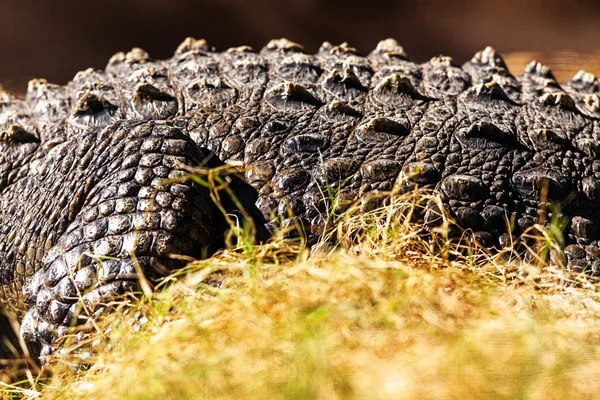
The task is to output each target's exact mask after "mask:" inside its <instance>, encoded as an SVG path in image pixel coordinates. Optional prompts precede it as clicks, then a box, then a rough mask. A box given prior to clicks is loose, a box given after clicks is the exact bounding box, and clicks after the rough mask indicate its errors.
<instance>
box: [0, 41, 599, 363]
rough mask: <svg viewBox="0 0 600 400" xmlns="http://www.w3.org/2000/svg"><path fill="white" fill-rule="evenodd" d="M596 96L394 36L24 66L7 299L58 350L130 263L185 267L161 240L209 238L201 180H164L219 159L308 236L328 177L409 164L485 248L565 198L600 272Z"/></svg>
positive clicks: (8, 169) (577, 81) (571, 246)
mask: <svg viewBox="0 0 600 400" xmlns="http://www.w3.org/2000/svg"><path fill="white" fill-rule="evenodd" d="M599 95H600V88H599V85H598V81H597V80H596V78H595V77H594V76H593V75H590V74H587V73H584V72H581V73H579V74H577V75H576V76H575V77H574V78H573V79H572V80H571V81H569V83H567V84H566V85H563V86H561V85H559V84H558V83H557V82H556V80H555V79H554V77H553V76H552V73H551V72H550V71H549V70H548V68H546V67H545V66H543V65H541V64H539V63H536V62H532V63H531V64H529V65H528V67H527V68H526V71H525V73H524V74H523V75H521V76H514V75H512V74H511V73H510V72H509V71H508V69H507V68H506V65H505V64H504V61H503V60H502V58H501V57H500V55H499V54H497V53H496V52H495V51H494V50H493V49H491V48H486V49H485V50H483V51H481V52H479V53H477V54H476V55H475V56H474V57H473V59H472V60H471V61H469V62H467V63H466V64H465V65H463V66H462V67H461V66H459V65H457V64H455V63H454V62H453V60H452V59H451V58H449V57H442V56H440V57H434V58H433V59H431V60H430V61H429V62H427V63H424V64H420V65H419V64H416V63H414V62H412V61H410V60H409V58H408V57H407V56H406V54H405V53H404V51H403V49H402V47H400V46H399V45H398V44H397V43H396V42H395V41H394V40H391V39H388V40H385V41H382V42H380V43H379V45H378V46H377V48H376V49H375V50H374V51H373V52H371V53H370V54H369V55H368V56H366V57H363V56H361V55H360V54H359V53H358V52H357V51H356V49H353V48H351V47H349V46H348V45H346V44H342V45H339V46H332V45H331V44H329V43H325V44H323V46H322V47H321V49H320V50H319V52H318V53H317V54H307V53H305V52H304V51H303V49H302V47H301V46H300V45H298V44H296V43H292V42H290V41H288V40H285V39H281V40H274V41H272V42H270V43H269V44H268V45H267V46H266V47H265V48H264V49H262V50H261V51H260V52H258V53H255V52H253V51H252V50H251V49H250V48H248V47H238V48H232V49H229V50H227V51H225V52H221V53H219V52H215V51H214V50H213V49H211V48H210V47H209V46H208V45H207V44H206V43H205V42H204V41H202V40H193V39H186V41H184V42H183V43H182V44H181V46H180V47H179V48H178V49H177V51H176V53H175V55H174V56H173V57H172V58H171V59H168V60H164V61H159V60H154V59H152V58H150V57H149V56H148V54H147V53H145V52H144V51H143V50H140V49H133V50H132V51H130V52H129V53H127V54H124V53H119V54H116V55H115V56H113V57H112V58H111V60H110V61H109V63H108V65H107V67H106V69H105V70H104V71H94V70H91V69H88V70H86V71H82V72H80V73H78V74H77V75H76V77H75V78H74V79H73V81H72V82H70V83H69V84H67V85H66V86H57V85H52V84H49V83H47V82H45V81H44V80H35V81H32V82H31V83H30V86H29V89H28V93H27V98H26V99H25V100H21V99H17V98H15V97H13V96H11V95H10V94H9V93H1V94H0V131H1V132H2V133H1V134H0V147H1V148H2V151H0V220H1V221H2V224H1V225H0V284H1V286H2V288H1V291H0V300H1V301H2V304H3V305H4V307H5V309H7V310H9V311H11V312H12V313H15V314H16V315H18V316H20V317H22V318H23V323H22V335H23V337H24V338H25V339H26V340H28V341H32V342H36V343H39V344H41V345H42V347H43V350H42V354H47V353H49V352H51V351H53V343H54V341H55V339H56V338H57V337H59V336H61V335H62V334H64V333H65V332H67V330H68V328H67V327H68V326H70V325H72V321H73V318H75V317H76V314H77V310H78V308H79V307H80V306H81V305H85V306H86V307H88V308H92V309H93V308H94V306H95V305H97V304H99V303H102V302H103V301H106V300H108V299H110V298H111V297H113V296H114V295H116V294H119V293H123V292H125V291H128V290H131V289H133V288H134V287H135V285H136V276H137V274H136V269H135V262H138V263H139V265H140V267H141V269H142V271H143V272H144V273H145V274H146V275H147V276H149V277H155V276H162V275H164V274H166V273H168V271H170V270H172V269H173V268H177V267H178V266H180V265H181V261H179V260H177V259H173V258H172V257H171V254H179V255H184V256H188V257H200V256H202V255H203V254H206V253H207V252H210V251H211V250H214V249H215V248H216V247H218V243H219V241H220V240H222V233H223V230H224V229H225V228H224V222H223V220H222V218H221V212H220V211H219V210H218V209H217V207H216V206H215V205H214V204H213V202H212V200H211V198H210V196H209V193H208V190H207V189H206V188H204V187H202V186H200V185H198V184H196V183H194V182H192V181H189V180H181V181H178V182H173V180H174V179H175V180H176V179H177V178H180V177H181V176H182V175H185V174H186V173H187V172H188V169H189V167H194V166H209V167H210V166H215V165H218V164H219V163H221V162H225V163H233V164H235V165H236V166H238V167H239V169H240V171H242V173H243V175H244V176H245V181H246V182H247V183H248V184H249V186H248V185H246V184H245V183H244V182H243V181H241V180H239V181H238V180H235V179H234V181H232V182H233V183H232V185H233V187H234V192H236V194H237V195H238V197H240V198H241V199H242V200H243V201H244V204H245V207H247V208H248V209H249V210H251V212H250V214H251V216H254V217H255V218H256V220H257V221H258V222H259V223H262V220H261V214H262V218H264V219H265V221H267V226H269V227H273V226H274V225H276V224H282V225H283V226H293V225H300V226H303V227H304V229H305V231H306V234H307V235H308V237H309V238H311V237H315V236H316V235H318V234H319V233H320V232H321V231H322V229H323V224H324V222H325V218H324V213H325V212H327V208H328V207H329V204H328V199H327V195H324V193H327V191H328V188H333V189H335V191H336V193H337V194H338V195H339V196H340V197H341V198H342V199H348V200H353V199H357V198H360V197H361V196H364V195H365V194H367V193H370V192H374V191H375V192H378V191H387V190H390V189H392V187H393V185H394V183H395V181H396V180H397V178H398V177H399V175H400V174H401V173H404V174H405V175H410V176H412V178H411V179H412V182H414V183H417V184H418V185H419V186H420V187H425V188H435V189H436V190H437V191H438V192H439V194H440V195H441V197H442V198H443V200H444V203H445V205H446V208H447V210H448V211H449V212H450V213H451V214H452V215H453V216H454V217H455V219H456V220H457V221H458V223H459V224H460V225H461V226H462V227H464V228H470V229H471V230H472V231H473V232H474V235H475V237H476V238H477V239H478V240H479V241H480V242H481V243H483V244H484V245H487V246H490V247H492V246H494V247H497V248H501V247H503V246H504V245H506V244H508V243H509V242H510V237H511V236H510V234H509V233H507V221H510V220H511V219H514V221H515V223H514V226H513V228H512V234H513V235H516V236H518V235H519V234H520V233H522V232H523V231H524V230H526V229H527V228H528V227H530V226H531V225H533V224H534V223H537V222H538V221H539V219H540V216H541V215H540V213H541V212H542V211H541V210H543V211H544V212H548V210H549V211H553V212H554V214H555V215H552V212H550V213H549V215H546V216H545V218H546V219H547V220H549V219H550V218H552V217H555V216H556V214H558V213H559V214H560V216H564V217H565V218H567V219H568V221H569V224H568V225H567V227H566V228H565V229H566V230H565V238H566V242H567V247H566V248H565V254H566V259H567V261H568V267H569V268H572V269H578V270H582V269H586V270H588V271H590V272H592V273H596V272H600V258H599V253H600V249H599V246H598V242H597V239H598V236H599V233H600V232H599V228H600V211H598V204H599V203H600V160H599V159H598V154H599V151H598V144H599V143H600V126H599V122H598V118H600V98H599V97H598V96H599ZM166 181H168V184H165V182H166ZM541 198H542V199H544V200H545V201H547V202H552V203H553V204H554V205H556V206H558V207H559V212H557V211H555V208H552V207H546V206H545V202H544V201H541ZM254 205H255V206H256V209H255V210H253V209H252V208H253V206H254ZM233 209H234V207H233V205H230V207H228V211H232V210H233ZM426 219H427V221H426V222H428V223H432V220H433V217H432V216H431V215H426ZM81 297H83V300H81Z"/></svg>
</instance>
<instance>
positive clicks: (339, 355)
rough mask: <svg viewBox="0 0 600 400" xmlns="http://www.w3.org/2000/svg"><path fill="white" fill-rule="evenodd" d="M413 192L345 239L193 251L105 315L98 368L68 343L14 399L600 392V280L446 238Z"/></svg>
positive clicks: (357, 218)
mask: <svg viewBox="0 0 600 400" xmlns="http://www.w3.org/2000/svg"><path fill="white" fill-rule="evenodd" d="M415 196H416V195H415V194H408V195H405V196H401V197H398V198H397V199H395V200H394V202H393V203H392V204H388V205H387V206H386V207H383V208H382V209H378V210H376V211H372V212H368V213H360V214H359V213H352V212H344V213H339V214H338V218H337V219H338V221H333V220H332V226H333V227H335V228H336V229H335V235H336V238H335V242H336V243H338V247H337V248H335V249H333V248H331V247H330V246H325V245H323V246H322V247H321V248H320V250H318V251H316V252H313V254H311V253H310V251H309V250H308V249H307V248H305V247H304V246H303V244H302V243H294V242H290V241H286V240H283V239H281V238H279V239H276V240H273V242H271V243H268V244H266V245H263V246H253V247H248V246H245V245H244V243H240V244H239V245H238V247H237V248H232V249H230V250H227V251H224V252H222V253H221V254H219V255H216V256H214V257H212V258H210V259H208V260H204V261H200V262H194V263H192V264H190V265H189V266H188V267H187V268H186V269H185V270H184V271H179V272H178V273H177V274H175V275H173V276H171V277H169V278H168V279H167V281H168V283H169V284H168V285H159V288H158V289H159V290H158V291H156V292H155V293H154V294H150V295H145V296H142V299H141V301H139V302H137V303H128V304H123V305H122V306H121V312H119V313H114V314H112V315H110V316H108V317H107V318H106V321H104V325H105V326H106V325H107V324H110V326H111V329H110V332H109V333H107V334H104V333H97V334H96V336H97V337H99V336H103V335H104V342H105V343H107V344H108V348H110V351H109V350H105V351H100V352H99V353H98V354H97V355H95V356H93V357H92V358H93V361H94V363H93V366H92V367H91V368H90V369H89V370H88V371H85V372H79V373H76V372H74V370H73V369H72V368H71V367H70V365H71V363H72V362H73V360H74V357H75V356H73V355H70V356H69V355H61V356H58V358H57V360H56V363H57V364H56V365H55V367H54V376H53V377H52V379H50V380H47V381H40V382H39V383H38V385H37V387H36V388H35V390H31V391H23V390H14V389H12V388H7V389H6V391H5V395H6V396H14V397H21V396H23V397H30V398H37V397H40V398H47V399H54V398H69V399H90V398H94V399H95V398H102V399H121V398H126V399H148V398H159V399H166V398H181V399H188V398H199V399H203V398H206V399H230V398H235V399H247V398H248V399H253V398H270V399H275V398H282V399H283V398H286V399H288V398H291V399H309V398H322V399H336V398H339V399H352V398H357V399H430V398H431V399H433V398H457V399H463V398H486V399H487V398H507V399H514V398H528V399H561V400H563V399H566V398H568V399H577V398H593V397H595V396H596V395H597V393H599V392H600V377H598V374H597V372H596V371H598V370H600V357H599V356H600V354H599V352H600V347H599V343H600V335H599V332H600V329H599V328H600V302H599V301H598V291H599V289H600V284H598V283H597V282H595V281H594V280H592V279H591V278H586V277H585V276H578V275H569V274H567V273H566V272H565V271H563V270H560V269H553V268H550V267H547V266H543V264H541V263H540V265H538V266H535V265H524V264H522V263H518V262H506V261H500V260H501V258H500V257H497V256H492V255H490V254H486V253H485V252H483V251H481V250H477V249H475V248H471V249H465V248H462V249H458V248H457V246H456V245H454V244H452V243H450V242H447V241H444V238H443V234H442V235H438V239H437V240H436V241H435V244H434V241H432V240H431V238H430V237H428V236H423V235H422V233H423V231H422V230H421V229H420V228H419V227H418V226H416V225H415V224H411V223H410V222H409V221H410V215H411V214H412V213H414V212H416V211H417V210H418V208H419V206H420V204H423V202H424V201H428V200H431V198H421V197H415ZM442 232H443V231H442ZM546 239H547V242H548V243H550V244H551V242H552V240H551V237H550V236H547V237H546ZM242 242H243V240H242ZM241 249H243V250H241ZM459 250H460V251H459ZM132 321H134V322H133V323H132ZM75 360H76V358H75Z"/></svg>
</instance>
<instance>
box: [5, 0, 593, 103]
mask: <svg viewBox="0 0 600 400" xmlns="http://www.w3.org/2000/svg"><path fill="white" fill-rule="evenodd" d="M599 4H600V2H598V1H594V0H576V1H558V0H546V1H543V0H532V1H519V0H503V1H496V2H486V1H478V0H463V1H454V2H451V1H447V2H446V1H440V0H425V1H418V0H411V1H404V0H400V1H398V0H397V1H392V0H333V1H318V0H245V1H244V0H211V1H208V0H207V1H193V0H96V1H94V0H88V1H85V0H63V1H61V0H58V1H47V0H35V1H21V2H16V1H3V2H2V3H1V4H0V19H1V21H0V22H1V23H0V38H1V39H2V40H0V54H2V55H3V56H2V62H1V63H0V82H2V83H3V84H4V86H6V87H8V88H10V89H12V90H16V91H18V92H22V91H23V89H24V88H25V85H26V82H27V80H29V79H30V78H33V77H45V78H47V79H49V80H51V81H53V82H57V83H64V82H66V81H67V80H68V79H70V78H71V77H72V76H73V75H74V74H75V73H76V72H77V71H78V70H81V69H84V68H86V67H89V66H93V67H98V68H100V67H103V66H104V65H105V64H106V61H107V60H108V58H109V57H110V56H111V55H112V54H113V53H115V52H116V51H119V50H128V49H130V48H131V47H133V46H138V47H142V48H144V49H146V50H147V51H149V52H150V54H152V55H153V56H155V57H158V58H165V57H168V56H169V55H170V54H172V52H173V50H174V49H175V47H176V46H177V44H178V43H180V42H181V41H182V40H183V39H184V38H185V37H186V36H195V37H204V38H206V39H207V40H208V41H209V42H210V43H211V44H212V45H214V46H216V47H217V48H218V49H224V48H227V47H230V46H234V45H235V46H237V45H242V44H248V45H251V46H253V47H255V48H260V47H261V46H263V45H264V44H265V43H267V42H268V40H269V39H271V38H276V37H283V36H285V37H288V38H289V39H292V40H294V41H297V42H300V43H302V44H303V45H304V46H305V47H306V48H307V49H308V50H310V51H315V50H316V49H317V48H318V47H319V44H320V43H321V42H322V41H323V40H329V41H331V42H333V43H339V42H342V41H348V42H349V43H350V44H351V45H353V46H355V47H357V48H358V49H360V50H361V51H362V52H365V53H366V52H369V51H370V50H371V49H372V48H373V47H374V46H375V45H376V43H377V41H378V40H380V39H383V38H386V37H394V38H396V39H397V40H398V41H399V42H400V43H401V44H402V45H403V46H404V48H405V50H406V51H407V52H408V54H409V55H411V57H412V58H413V59H415V60H416V61H425V60H427V59H429V58H430V57H431V56H434V55H438V54H441V53H444V54H447V55H452V56H453V57H454V58H455V59H457V61H459V62H464V61H465V60H467V59H468V58H470V56H471V55H472V54H473V53H474V52H475V51H477V50H479V49H481V48H483V47H484V46H486V45H493V46H494V47H496V48H497V49H498V50H500V51H501V52H512V51H539V52H541V53H542V54H554V53H555V52H557V51H562V50H572V51H577V52H584V53H586V52H594V51H597V50H599V45H600V5H599Z"/></svg>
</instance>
